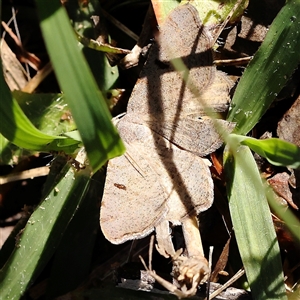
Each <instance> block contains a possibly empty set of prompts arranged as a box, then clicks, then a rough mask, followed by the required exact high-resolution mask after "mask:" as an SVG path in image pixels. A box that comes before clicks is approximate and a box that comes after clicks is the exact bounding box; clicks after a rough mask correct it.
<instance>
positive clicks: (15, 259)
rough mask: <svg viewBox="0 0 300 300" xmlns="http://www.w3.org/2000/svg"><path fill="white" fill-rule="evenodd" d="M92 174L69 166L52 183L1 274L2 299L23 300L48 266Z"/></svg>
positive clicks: (89, 171) (0, 288)
mask: <svg viewBox="0 0 300 300" xmlns="http://www.w3.org/2000/svg"><path fill="white" fill-rule="evenodd" d="M54 167H56V169H54V172H57V166H54ZM90 174H91V169H90V168H89V167H87V168H86V169H84V170H79V171H75V170H74V169H73V168H72V167H70V165H68V164H67V165H65V167H64V168H63V169H62V171H61V172H60V174H59V175H58V178H57V181H56V182H55V184H53V183H50V185H51V186H52V189H50V188H49V189H48V190H50V192H49V193H47V196H46V197H45V198H44V200H43V201H42V202H41V203H40V205H39V206H38V207H37V208H36V210H35V211H34V212H33V214H32V215H31V217H30V219H29V220H28V223H27V225H26V227H25V229H24V231H23V232H22V233H20V234H19V238H18V240H17V242H16V243H17V245H16V247H15V249H14V251H13V253H12V254H11V256H10V257H9V259H8V261H7V262H6V264H5V265H4V267H3V268H2V269H1V271H0V290H1V299H11V300H13V299H20V298H21V295H22V294H23V293H24V292H25V291H26V289H27V288H28V287H29V285H30V284H31V283H32V282H33V281H34V280H35V278H36V277H37V276H38V274H39V273H40V271H41V270H42V269H43V268H44V267H45V265H46V263H47V262H48V260H49V259H50V258H51V256H52V255H53V253H54V251H55V249H56V247H57V246H58V244H59V242H60V239H61V237H62V234H63V232H64V231H65V229H66V228H67V226H68V224H69V222H70V220H71V219H72V218H73V215H74V213H75V211H76V210H77V208H78V205H79V203H80V201H81V200H82V199H83V197H84V195H85V193H86V190H87V188H88V186H89V183H90ZM49 178H51V176H49ZM46 184H47V183H46Z"/></svg>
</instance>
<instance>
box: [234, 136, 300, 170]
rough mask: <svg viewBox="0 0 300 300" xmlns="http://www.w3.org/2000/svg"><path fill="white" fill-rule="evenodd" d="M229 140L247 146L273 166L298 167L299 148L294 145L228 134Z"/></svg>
mask: <svg viewBox="0 0 300 300" xmlns="http://www.w3.org/2000/svg"><path fill="white" fill-rule="evenodd" d="M230 138H231V139H232V140H235V141H236V143H241V144H242V145H246V146H248V147H249V148H250V149H251V150H253V151H255V152H256V153H257V154H259V155H260V156H262V157H264V158H266V159H267V160H268V161H269V162H270V163H271V164H273V165H275V166H286V167H290V168H294V169H297V168H299V167H300V148H299V147H298V146H296V145H295V144H292V143H289V142H287V141H284V140H281V139H277V138H270V139H265V140H258V139H255V138H251V137H247V136H243V135H238V134H230Z"/></svg>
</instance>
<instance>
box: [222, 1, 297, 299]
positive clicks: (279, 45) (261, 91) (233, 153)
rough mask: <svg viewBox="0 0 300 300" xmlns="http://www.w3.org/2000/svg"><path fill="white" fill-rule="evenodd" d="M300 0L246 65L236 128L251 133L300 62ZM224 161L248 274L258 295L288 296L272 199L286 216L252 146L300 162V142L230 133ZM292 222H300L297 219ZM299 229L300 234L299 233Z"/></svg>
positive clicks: (234, 109)
mask: <svg viewBox="0 0 300 300" xmlns="http://www.w3.org/2000/svg"><path fill="white" fill-rule="evenodd" d="M299 12H300V2H299V1H288V2H287V3H286V5H285V6H284V7H283V9H282V10H281V11H280V13H279V14H278V16H277V17H276V18H275V20H274V21H273V23H272V25H271V27H270V30H269V31H268V34H267V36H266V38H265V40H264V42H263V44H262V45H261V47H260V49H259V50H258V51H257V52H256V54H255V56H254V58H253V60H252V61H251V62H250V64H249V66H248V67H247V68H246V70H245V72H244V74H243V76H242V78H241V80H240V82H239V84H238V86H237V89H236V91H235V94H234V97H233V100H232V104H231V110H230V111H229V114H228V118H227V120H228V121H233V122H236V128H235V132H236V133H239V134H246V133H248V132H249V131H250V130H251V129H252V128H253V127H254V126H255V125H256V124H257V122H258V121H259V120H260V118H261V117H262V116H263V115H264V113H265V112H266V111H267V109H268V108H269V106H270V104H271V103H272V101H273V100H274V99H275V98H276V96H277V94H278V93H279V92H280V90H281V89H282V87H283V86H284V84H285V83H286V82H287V80H288V79H289V77H290V76H291V75H292V73H293V72H294V70H295V68H296V67H297V65H298V63H299V55H298V54H297V51H298V50H297V49H298V48H299V46H300V44H299V41H300V39H299V32H298V30H299V22H300V21H299V20H300V14H299ZM226 142H227V147H228V148H227V151H225V153H224V164H225V171H226V178H227V194H228V200H229V207H230V213H231V217H232V222H233V225H234V230H235V234H236V239H237V243H238V247H239V251H240V254H241V257H242V261H243V265H244V267H245V271H246V275H247V280H248V281H249V285H250V288H251V291H252V295H253V298H254V299H286V294H285V286H284V281H283V275H282V266H281V260H280V251H279V247H278V242H277V238H276V235H275V232H274V228H273V223H272V219H271V215H270V211H269V209H268V207H267V201H266V199H267V198H268V199H269V200H270V199H271V201H270V203H271V205H272V208H273V209H274V208H275V209H276V212H277V213H278V216H279V217H280V218H282V219H284V220H286V221H287V226H289V227H290V228H291V227H292V225H291V220H292V218H291V217H290V216H289V217H286V215H284V214H283V212H282V210H280V209H278V207H277V205H276V203H275V202H274V201H272V197H270V194H272V193H270V192H267V191H266V189H265V188H264V186H263V184H262V181H261V178H260V175H259V172H258V169H257V165H256V163H255V161H254V160H253V157H252V155H251V152H250V150H249V148H247V147H246V146H241V145H240V144H239V143H241V144H243V145H247V146H249V147H250V148H251V149H253V150H254V151H256V152H257V153H258V154H260V155H261V156H263V157H265V158H267V159H268V160H269V161H270V162H271V163H274V164H275V165H281V166H282V165H285V166H291V167H294V168H298V167H299V148H298V147H297V146H295V145H292V144H290V143H287V142H284V141H280V140H278V139H269V140H262V141H258V140H256V139H252V138H247V137H243V136H238V135H234V134H231V135H229V136H228V137H227V139H226ZM293 221H294V223H293V225H295V224H297V226H298V228H299V226H300V224H299V221H295V220H293ZM292 232H294V235H295V236H297V238H298V240H300V237H299V233H295V229H292Z"/></svg>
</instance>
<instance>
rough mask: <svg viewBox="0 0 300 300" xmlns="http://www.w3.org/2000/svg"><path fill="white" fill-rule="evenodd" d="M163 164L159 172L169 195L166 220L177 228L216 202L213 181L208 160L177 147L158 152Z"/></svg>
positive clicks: (159, 166) (171, 146) (158, 169)
mask: <svg viewBox="0 0 300 300" xmlns="http://www.w3.org/2000/svg"><path fill="white" fill-rule="evenodd" d="M158 153H159V156H160V159H161V161H162V162H163V163H162V164H160V165H158V166H157V168H156V172H157V173H158V174H159V176H160V178H161V181H162V183H163V185H164V187H165V190H166V192H167V193H168V200H167V205H168V208H169V209H168V212H167V215H166V216H165V219H166V220H168V221H170V222H172V223H173V224H175V225H178V224H180V223H181V221H182V219H183V218H184V217H186V216H188V215H196V214H198V213H199V212H201V211H205V210H207V209H208V208H209V207H210V206H211V205H212V203H213V181H212V178H211V174H210V170H209V167H208V164H207V163H206V160H204V159H202V158H201V157H199V156H196V155H194V154H193V153H190V152H188V151H185V150H182V149H180V148H178V147H176V146H175V145H170V148H169V149H168V148H166V149H164V150H161V151H159V152H158Z"/></svg>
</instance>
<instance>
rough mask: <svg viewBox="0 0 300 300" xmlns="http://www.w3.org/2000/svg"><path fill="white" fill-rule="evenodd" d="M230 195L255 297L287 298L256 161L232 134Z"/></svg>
mask: <svg viewBox="0 0 300 300" xmlns="http://www.w3.org/2000/svg"><path fill="white" fill-rule="evenodd" d="M228 140H229V143H230V145H231V148H230V149H229V150H228V148H227V150H226V151H225V152H224V162H225V165H224V167H225V171H226V177H227V194H228V199H229V207H230V214H231V217H232V223H233V227H234V232H235V235H236V239H237V243H238V248H239V251H240V254H241V258H242V261H243V264H244V267H245V271H246V275H247V279H248V281H249V284H250V288H251V292H252V295H253V299H287V298H286V292H285V286H284V280H283V273H282V264H281V257H280V249H279V245H278V242H277V237H276V233H275V229H274V226H273V222H272V217H271V213H270V209H269V206H268V202H267V198H266V195H265V189H264V186H263V183H262V179H261V177H260V174H259V171H258V169H257V165H256V162H255V160H254V158H253V155H252V153H251V151H250V149H249V148H248V147H247V146H238V144H237V143H236V142H235V141H231V140H230V136H229V137H228Z"/></svg>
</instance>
